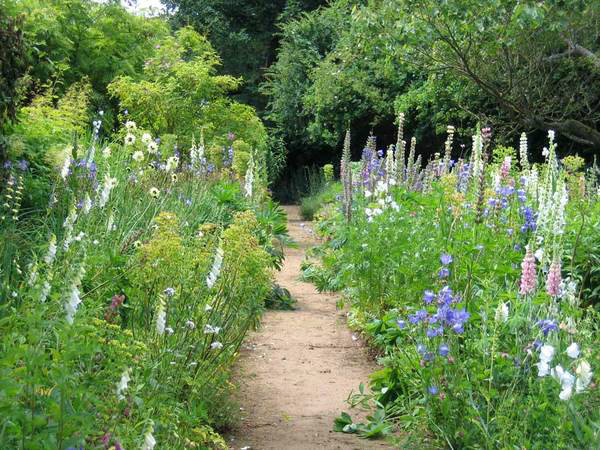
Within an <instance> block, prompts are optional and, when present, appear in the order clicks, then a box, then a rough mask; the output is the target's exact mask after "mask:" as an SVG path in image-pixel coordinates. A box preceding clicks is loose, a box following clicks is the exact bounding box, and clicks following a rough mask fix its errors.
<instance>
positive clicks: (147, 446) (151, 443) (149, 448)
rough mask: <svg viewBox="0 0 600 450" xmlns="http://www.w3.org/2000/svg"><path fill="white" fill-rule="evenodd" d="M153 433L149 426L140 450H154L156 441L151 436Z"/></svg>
mask: <svg viewBox="0 0 600 450" xmlns="http://www.w3.org/2000/svg"><path fill="white" fill-rule="evenodd" d="M153 432H154V427H153V426H152V425H151V426H150V428H148V431H146V434H144V443H143V444H142V449H141V450H153V449H154V447H155V446H156V439H154V436H153V435H152V433H153Z"/></svg>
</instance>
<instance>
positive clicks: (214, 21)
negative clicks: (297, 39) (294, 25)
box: [163, 0, 325, 111]
mask: <svg viewBox="0 0 600 450" xmlns="http://www.w3.org/2000/svg"><path fill="white" fill-rule="evenodd" d="M163 3H164V4H165V5H166V6H167V7H168V8H170V9H171V10H174V11H173V12H174V14H173V16H172V17H171V21H172V23H173V24H174V26H175V27H176V28H179V27H182V26H188V25H192V26H193V27H194V29H195V30H196V31H198V32H199V33H203V34H206V35H207V36H208V39H209V40H210V42H211V43H212V45H213V47H214V48H215V49H217V51H218V52H219V54H220V55H221V56H222V57H223V73H226V74H230V75H233V76H236V77H241V78H242V79H243V80H244V84H243V86H242V87H241V89H240V90H239V91H238V92H237V94H236V95H237V97H238V99H239V100H240V101H242V102H244V103H248V104H250V105H253V106H254V107H256V108H257V109H258V110H259V111H262V110H263V109H264V106H265V102H266V99H265V98H264V97H263V96H262V95H261V94H260V92H259V90H258V85H259V84H260V83H261V81H263V79H264V69H265V67H268V66H269V65H270V64H271V62H272V61H273V60H274V59H275V52H276V49H277V46H278V39H277V32H278V31H279V30H278V27H279V24H280V23H285V22H287V21H288V20H290V19H291V18H293V17H295V16H297V15H299V14H300V13H301V12H302V11H307V10H310V9H314V8H316V7H318V6H320V5H322V4H325V1H323V0H273V1H268V2H260V1H252V2H247V1H240V0H207V1H202V2H197V1H194V0H164V1H163ZM240 49H244V51H242V52H240Z"/></svg>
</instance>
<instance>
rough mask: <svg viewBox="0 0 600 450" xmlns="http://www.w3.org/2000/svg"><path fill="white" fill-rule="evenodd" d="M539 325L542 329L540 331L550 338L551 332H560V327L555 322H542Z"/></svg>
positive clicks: (546, 320)
mask: <svg viewBox="0 0 600 450" xmlns="http://www.w3.org/2000/svg"><path fill="white" fill-rule="evenodd" d="M537 325H538V326H539V327H540V329H541V330H542V332H543V333H544V336H548V333H550V332H551V331H556V330H558V326H557V325H556V322H554V321H553V320H548V319H545V320H540V321H539V322H538V323H537Z"/></svg>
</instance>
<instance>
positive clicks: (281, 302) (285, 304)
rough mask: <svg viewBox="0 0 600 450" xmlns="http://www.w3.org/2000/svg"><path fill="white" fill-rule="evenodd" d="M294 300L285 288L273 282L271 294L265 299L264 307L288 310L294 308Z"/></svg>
mask: <svg viewBox="0 0 600 450" xmlns="http://www.w3.org/2000/svg"><path fill="white" fill-rule="evenodd" d="M295 303H296V300H295V299H294V298H293V297H292V294H290V291H288V290H287V289H286V288H284V287H281V286H280V285H278V284H273V288H272V289H271V294H270V295H269V296H268V297H267V298H266V300H265V307H266V308H268V309H277V310H283V311H290V310H294V309H296V307H295Z"/></svg>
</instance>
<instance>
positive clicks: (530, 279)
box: [519, 246, 537, 295]
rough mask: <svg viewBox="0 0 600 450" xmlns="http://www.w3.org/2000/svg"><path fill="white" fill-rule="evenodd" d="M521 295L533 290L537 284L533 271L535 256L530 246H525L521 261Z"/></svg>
mask: <svg viewBox="0 0 600 450" xmlns="http://www.w3.org/2000/svg"><path fill="white" fill-rule="evenodd" d="M521 269H522V270H523V271H522V273H521V290H520V291H519V292H520V293H521V295H527V294H530V293H532V292H533V291H535V288H536V285H537V275H536V272H535V256H533V252H532V251H531V248H530V247H529V246H527V253H525V257H524V258H523V262H522V263H521Z"/></svg>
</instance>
